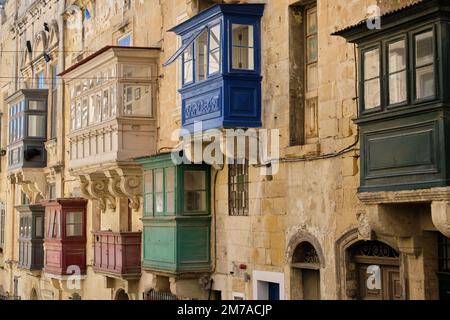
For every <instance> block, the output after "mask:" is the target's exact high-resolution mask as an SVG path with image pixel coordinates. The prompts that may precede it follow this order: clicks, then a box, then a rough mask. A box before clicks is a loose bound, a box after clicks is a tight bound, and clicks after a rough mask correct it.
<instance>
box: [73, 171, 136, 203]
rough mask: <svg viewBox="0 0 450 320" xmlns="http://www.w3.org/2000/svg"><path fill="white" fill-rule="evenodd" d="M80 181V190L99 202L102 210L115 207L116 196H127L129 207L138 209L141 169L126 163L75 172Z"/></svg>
mask: <svg viewBox="0 0 450 320" xmlns="http://www.w3.org/2000/svg"><path fill="white" fill-rule="evenodd" d="M77 175H78V177H79V179H80V182H81V192H82V193H83V195H84V196H85V197H86V198H88V199H91V200H98V201H99V202H100V209H101V210H102V211H104V210H106V208H109V209H113V210H114V209H116V199H117V198H128V199H129V200H130V207H131V208H132V209H133V210H138V209H139V208H140V205H141V197H142V169H141V168H140V167H138V166H134V165H128V166H124V167H121V166H120V165H118V166H111V167H109V168H107V169H104V170H103V171H98V170H94V172H91V173H77Z"/></svg>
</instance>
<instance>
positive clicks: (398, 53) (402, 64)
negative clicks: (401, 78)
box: [389, 40, 406, 73]
mask: <svg viewBox="0 0 450 320" xmlns="http://www.w3.org/2000/svg"><path fill="white" fill-rule="evenodd" d="M405 68H406V44H405V40H400V41H397V42H394V43H391V44H389V73H393V72H396V71H400V70H403V69H405Z"/></svg>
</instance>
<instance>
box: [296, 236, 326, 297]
mask: <svg viewBox="0 0 450 320" xmlns="http://www.w3.org/2000/svg"><path fill="white" fill-rule="evenodd" d="M320 267H321V261H320V258H319V255H318V254H317V251H316V249H315V247H314V246H313V245H312V244H311V243H310V242H308V241H303V242H300V243H299V244H298V245H297V246H296V247H295V249H294V251H293V254H292V260H291V299H293V300H319V299H320Z"/></svg>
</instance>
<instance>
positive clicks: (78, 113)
mask: <svg viewBox="0 0 450 320" xmlns="http://www.w3.org/2000/svg"><path fill="white" fill-rule="evenodd" d="M75 112H76V122H75V128H76V129H79V128H81V101H80V100H78V101H77V104H76V109H75Z"/></svg>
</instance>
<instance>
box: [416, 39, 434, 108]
mask: <svg viewBox="0 0 450 320" xmlns="http://www.w3.org/2000/svg"><path fill="white" fill-rule="evenodd" d="M414 42H415V57H416V59H415V68H416V70H415V77H416V99H426V98H430V97H433V96H434V94H435V83H434V49H433V31H428V32H424V33H421V34H418V35H416V36H415V40H414Z"/></svg>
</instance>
